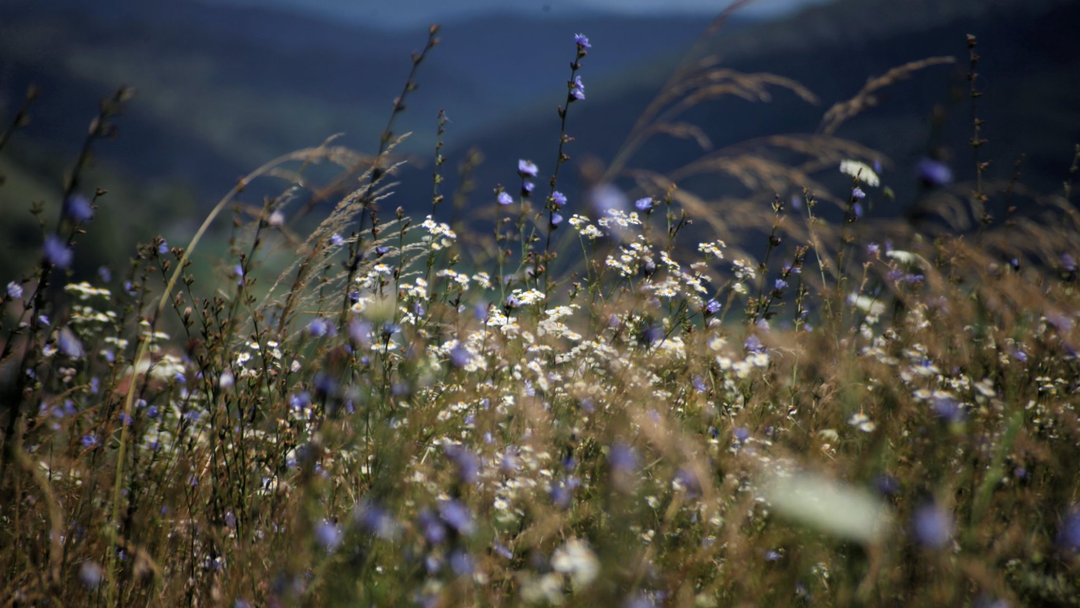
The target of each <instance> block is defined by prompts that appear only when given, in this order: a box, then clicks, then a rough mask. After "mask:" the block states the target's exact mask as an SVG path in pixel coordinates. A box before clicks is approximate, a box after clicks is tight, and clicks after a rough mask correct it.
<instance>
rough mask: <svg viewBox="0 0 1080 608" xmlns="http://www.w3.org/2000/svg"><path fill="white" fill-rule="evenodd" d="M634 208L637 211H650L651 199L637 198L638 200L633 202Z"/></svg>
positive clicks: (651, 206) (647, 197) (648, 197)
mask: <svg viewBox="0 0 1080 608" xmlns="http://www.w3.org/2000/svg"><path fill="white" fill-rule="evenodd" d="M634 207H636V208H637V210H638V211H648V210H649V209H652V208H653V200H652V197H651V196H646V197H645V198H639V199H638V200H636V201H634Z"/></svg>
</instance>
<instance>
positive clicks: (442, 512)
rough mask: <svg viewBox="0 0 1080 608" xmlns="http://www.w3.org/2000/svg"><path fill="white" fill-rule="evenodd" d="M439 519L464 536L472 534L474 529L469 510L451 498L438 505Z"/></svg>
mask: <svg viewBox="0 0 1080 608" xmlns="http://www.w3.org/2000/svg"><path fill="white" fill-rule="evenodd" d="M439 518H440V519H442V520H443V521H444V522H446V524H447V525H449V526H450V527H451V528H453V529H455V530H457V531H458V533H459V534H463V535H465V536H468V535H470V534H472V533H473V530H475V528H476V526H475V524H473V520H472V515H471V514H470V513H469V508H468V507H466V506H465V505H463V504H461V503H460V502H458V501H457V500H454V499H452V498H451V499H449V500H443V501H441V502H440V503H439Z"/></svg>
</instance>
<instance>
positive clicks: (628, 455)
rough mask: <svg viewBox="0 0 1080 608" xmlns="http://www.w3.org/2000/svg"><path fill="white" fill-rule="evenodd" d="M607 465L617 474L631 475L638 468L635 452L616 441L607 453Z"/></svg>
mask: <svg viewBox="0 0 1080 608" xmlns="http://www.w3.org/2000/svg"><path fill="white" fill-rule="evenodd" d="M608 463H609V464H610V465H611V469H612V470H613V471H615V472H617V473H631V472H633V471H635V470H636V469H637V467H638V455H637V450H635V449H634V448H632V447H630V446H629V445H627V444H625V443H623V442H621V441H616V442H615V443H613V444H612V445H611V450H610V451H609V452H608Z"/></svg>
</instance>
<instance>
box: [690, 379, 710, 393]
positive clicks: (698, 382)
mask: <svg viewBox="0 0 1080 608" xmlns="http://www.w3.org/2000/svg"><path fill="white" fill-rule="evenodd" d="M692 384H693V385H694V390H696V391H697V392H699V393H704V392H705V391H707V390H709V387H708V385H706V384H705V379H704V378H702V377H701V376H694V380H693V382H692Z"/></svg>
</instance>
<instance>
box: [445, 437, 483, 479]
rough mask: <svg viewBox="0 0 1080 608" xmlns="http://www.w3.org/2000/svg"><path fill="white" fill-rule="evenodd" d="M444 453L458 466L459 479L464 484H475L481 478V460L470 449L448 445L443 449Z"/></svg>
mask: <svg viewBox="0 0 1080 608" xmlns="http://www.w3.org/2000/svg"><path fill="white" fill-rule="evenodd" d="M443 453H444V454H446V457H447V458H449V459H450V461H451V462H453V463H454V464H455V465H457V472H458V479H459V480H460V481H461V482H462V483H466V484H470V485H471V484H474V483H476V480H477V478H479V477H480V458H478V457H477V456H476V454H474V453H473V452H472V450H469V449H468V448H465V447H462V446H460V445H453V444H451V445H447V446H444V447H443Z"/></svg>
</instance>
